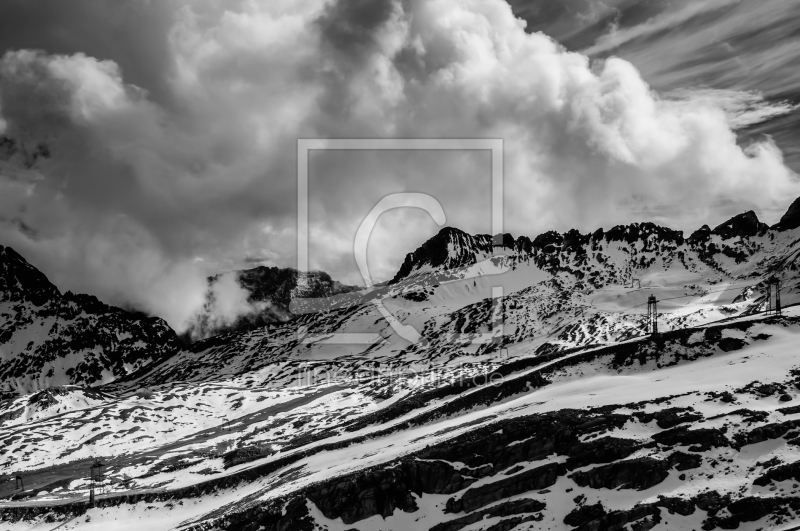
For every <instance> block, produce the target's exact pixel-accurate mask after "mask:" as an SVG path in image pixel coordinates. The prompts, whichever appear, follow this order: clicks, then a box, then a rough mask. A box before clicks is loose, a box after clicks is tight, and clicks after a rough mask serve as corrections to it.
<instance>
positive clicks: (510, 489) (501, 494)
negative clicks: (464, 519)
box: [445, 463, 558, 513]
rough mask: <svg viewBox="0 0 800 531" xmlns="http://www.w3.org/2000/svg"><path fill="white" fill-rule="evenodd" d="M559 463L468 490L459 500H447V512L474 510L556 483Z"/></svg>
mask: <svg viewBox="0 0 800 531" xmlns="http://www.w3.org/2000/svg"><path fill="white" fill-rule="evenodd" d="M556 479H558V465H556V464H555V463H549V464H547V465H543V466H540V467H537V468H534V469H532V470H527V471H525V472H520V473H519V474H514V475H513V476H509V477H506V478H504V479H501V480H499V481H495V482H493V483H489V484H486V485H481V486H480V487H476V488H472V489H469V490H467V492H465V493H464V495H463V496H461V498H459V499H458V500H456V499H454V498H450V499H449V500H447V507H446V509H445V510H446V512H449V513H458V512H461V511H466V512H472V511H474V510H475V509H479V508H481V507H483V506H485V505H489V504H490V503H492V502H495V501H497V500H502V499H503V498H509V497H511V496H515V495H517V494H522V493H523V492H528V491H531V490H541V489H544V488H546V487H549V486H551V485H553V484H555V482H556Z"/></svg>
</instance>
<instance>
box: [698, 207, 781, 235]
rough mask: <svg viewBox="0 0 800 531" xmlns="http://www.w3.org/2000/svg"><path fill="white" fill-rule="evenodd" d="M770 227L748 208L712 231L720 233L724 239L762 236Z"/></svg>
mask: <svg viewBox="0 0 800 531" xmlns="http://www.w3.org/2000/svg"><path fill="white" fill-rule="evenodd" d="M768 229H769V227H768V226H767V224H766V223H761V222H760V221H759V220H758V216H756V213H755V212H753V211H752V210H748V211H747V212H745V213H743V214H739V215H737V216H734V217H732V218H731V219H729V220H728V221H726V222H725V223H722V224H720V225H718V226H717V227H715V228H714V230H713V231H711V232H712V233H713V234H717V235H719V236H720V237H721V238H722V239H723V240H727V239H729V238H738V237H743V238H752V237H753V236H761V235H763V234H764V233H765V232H767V230H768Z"/></svg>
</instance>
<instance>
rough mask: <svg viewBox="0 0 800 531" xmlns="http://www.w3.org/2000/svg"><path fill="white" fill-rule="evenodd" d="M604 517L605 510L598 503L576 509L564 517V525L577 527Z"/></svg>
mask: <svg viewBox="0 0 800 531" xmlns="http://www.w3.org/2000/svg"><path fill="white" fill-rule="evenodd" d="M605 515H606V510H605V509H604V508H603V504H602V503H600V502H597V503H595V504H594V505H582V506H581V507H576V508H575V509H573V510H572V511H571V512H570V513H569V514H568V515H567V516H565V517H564V523H565V524H567V525H571V526H573V527H578V526H581V525H583V524H585V523H586V522H591V521H592V520H597V519H599V518H602V517H603V516H605Z"/></svg>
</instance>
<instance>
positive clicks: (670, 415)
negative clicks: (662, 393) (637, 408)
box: [633, 407, 703, 429]
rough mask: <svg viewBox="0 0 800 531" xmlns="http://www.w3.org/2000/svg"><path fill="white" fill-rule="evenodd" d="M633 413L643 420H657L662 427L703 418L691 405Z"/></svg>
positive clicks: (666, 427)
mask: <svg viewBox="0 0 800 531" xmlns="http://www.w3.org/2000/svg"><path fill="white" fill-rule="evenodd" d="M633 415H634V416H635V417H637V418H638V419H639V420H640V421H642V422H650V421H652V420H655V421H656V425H658V427H659V428H661V429H668V428H674V427H675V426H677V425H678V424H683V423H686V422H697V421H698V420H701V419H702V418H703V415H701V414H700V413H697V412H695V411H694V410H693V409H692V408H690V407H685V408H681V407H670V408H667V409H662V410H660V411H656V412H653V413H642V412H636V413H634V414H633Z"/></svg>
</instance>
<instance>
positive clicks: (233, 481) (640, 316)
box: [0, 201, 800, 531]
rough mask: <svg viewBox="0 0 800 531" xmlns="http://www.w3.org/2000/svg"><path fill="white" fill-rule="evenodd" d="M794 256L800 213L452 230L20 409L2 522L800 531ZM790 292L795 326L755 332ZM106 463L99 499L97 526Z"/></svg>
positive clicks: (767, 324) (787, 301)
mask: <svg viewBox="0 0 800 531" xmlns="http://www.w3.org/2000/svg"><path fill="white" fill-rule="evenodd" d="M799 242H800V203H798V202H797V201H796V202H795V203H794V204H793V205H792V206H791V207H790V209H789V211H788V212H787V214H786V215H785V216H784V218H783V219H782V220H781V222H780V223H778V224H777V225H776V226H774V227H772V228H770V227H767V226H766V225H764V224H763V223H761V222H759V221H758V219H757V217H756V216H755V214H754V213H752V212H748V213H744V214H742V215H740V216H736V217H734V218H732V219H731V220H729V221H727V222H726V223H723V224H721V225H720V226H718V227H716V228H714V229H711V228H709V227H703V228H701V229H700V230H698V231H696V232H695V233H693V234H692V235H690V236H689V237H684V235H683V234H681V233H680V232H676V231H673V230H670V229H666V228H663V227H658V226H656V225H653V224H649V223H639V224H631V225H626V226H619V227H614V228H612V229H611V230H608V231H603V230H597V231H595V232H593V233H590V234H581V233H579V232H577V231H570V232H567V233H565V234H558V233H555V232H549V233H545V234H542V235H540V236H537V237H536V238H533V239H529V238H526V237H518V238H513V237H512V236H510V235H500V236H497V237H494V238H493V237H490V236H486V235H483V236H481V235H479V236H472V235H468V234H465V233H463V232H461V231H459V230H458V229H455V228H447V229H444V230H442V231H441V232H440V233H439V234H438V235H436V236H435V237H434V238H432V239H431V240H429V241H428V242H426V243H425V244H424V245H423V246H422V247H421V248H420V249H418V250H417V251H415V252H413V253H410V254H409V255H408V257H407V258H406V260H405V261H404V263H403V265H402V266H401V268H400V270H399V271H398V273H397V275H396V276H395V277H394V278H393V279H392V281H391V282H389V283H387V284H385V285H378V286H374V287H372V288H370V289H366V290H357V291H349V290H345V291H344V292H338V293H334V292H331V291H327V292H324V291H323V292H318V291H315V290H313V289H312V290H309V291H308V293H306V295H311V296H310V297H308V296H306V297H302V296H298V297H291V298H290V299H291V300H290V301H289V303H288V309H289V310H290V312H291V318H290V319H288V320H285V321H284V320H278V321H277V322H273V323H267V324H266V325H265V326H259V327H254V328H252V329H249V330H243V331H234V332H229V333H225V334H221V335H218V336H215V337H210V338H208V339H205V340H202V341H198V342H196V343H193V344H191V345H190V346H186V347H182V348H181V349H179V350H177V351H176V352H175V353H174V354H173V355H171V356H169V357H167V358H165V359H163V360H161V361H159V362H158V363H151V364H149V365H147V366H146V367H143V368H142V369H140V370H138V371H136V372H135V373H133V374H131V375H129V376H127V377H125V378H122V379H119V380H117V381H114V382H109V383H107V384H105V385H101V386H96V387H94V388H92V389H91V390H87V389H85V388H81V387H78V386H74V385H73V386H69V385H65V386H61V387H58V388H53V389H47V390H45V391H39V392H37V393H35V394H29V395H24V396H19V397H16V398H13V399H9V400H6V401H5V402H4V403H3V405H2V408H1V409H0V421H2V426H0V441H2V449H0V456H2V461H0V463H2V464H5V470H7V471H8V472H9V473H17V472H20V473H22V475H23V477H24V479H25V489H24V490H15V489H14V484H13V483H11V482H9V483H6V484H4V485H3V486H2V487H0V496H4V497H6V501H3V502H0V517H2V519H3V520H4V525H5V526H6V527H7V528H8V529H29V528H30V527H31V526H40V528H43V529H46V528H48V527H46V526H47V525H51V526H52V527H56V526H58V525H63V527H62V529H95V528H96V529H106V528H109V527H110V526H113V528H115V529H116V528H119V529H142V528H144V527H147V528H150V529H153V530H156V529H179V528H180V529H193V530H194V529H196V530H201V529H202V530H210V529H236V530H244V529H247V530H250V529H252V530H256V529H258V530H308V531H310V530H312V529H313V530H317V529H329V530H340V531H346V530H352V529H357V530H360V531H367V530H403V531H405V530H417V529H420V530H423V529H424V530H435V531H457V530H462V529H463V530H465V531H474V530H491V531H498V530H512V529H514V530H522V529H559V530H562V529H563V530H573V529H580V530H581V531H590V530H591V531H599V530H621V529H626V530H635V531H639V530H647V529H658V530H674V529H686V530H690V529H709V530H710V529H733V528H736V529H750V530H753V531H755V530H756V529H784V530H788V529H792V528H793V526H794V527H796V526H797V525H800V524H798V523H792V522H793V521H794V519H795V516H796V514H798V511H800V487H798V486H797V485H798V484H800V455H799V454H798V450H797V448H798V444H799V443H800V438H799V437H800V406H797V405H795V402H797V401H798V396H799V395H800V391H799V390H800V387H798V385H800V362H798V361H797V356H796V352H797V346H798V344H800V311H798V309H800V306H792V305H793V304H795V303H796V302H800V300H798V295H797V282H798V278H797V264H796V260H797V254H798V243H799ZM773 276H776V277H778V278H780V279H781V280H782V291H781V298H782V302H783V304H784V306H789V307H788V308H786V309H785V310H784V315H783V316H765V315H764V313H762V311H763V309H764V307H765V293H766V291H765V290H766V281H767V279H769V278H771V277H773ZM270 278H272V277H270ZM273 284H274V285H275V286H280V285H282V284H280V283H273ZM273 284H270V285H273ZM286 285H288V284H286ZM53 289H55V288H53ZM270 289H272V288H270ZM23 291H24V290H23ZM48 293H50V292H47V293H45V295H47V296H46V297H45V299H49V298H50V297H51V296H52V295H50V294H48ZM274 293H277V291H276V290H272V291H271V292H270V296H274ZM650 295H655V296H656V297H657V299H658V301H659V302H658V311H659V315H658V325H659V330H660V332H661V333H660V334H659V335H657V336H650V335H649V334H648V332H647V330H646V327H645V313H646V309H647V299H648V297H649V296H650ZM36 296H37V295H36V294H35V293H34V294H33V295H26V297H28V298H30V297H36ZM26 300H27V299H26ZM405 327H410V328H411V329H413V330H414V331H415V333H408V330H407V328H405ZM64 383H74V382H64ZM96 457H100V458H101V459H102V460H103V461H104V462H105V464H106V467H105V471H106V476H105V480H104V481H103V482H102V489H103V492H102V494H101V495H100V497H99V502H98V507H95V508H89V507H87V504H86V496H87V494H88V487H89V484H88V481H87V479H86V477H87V475H88V468H89V466H90V465H91V464H92V463H93V462H94V459H95V458H96Z"/></svg>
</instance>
